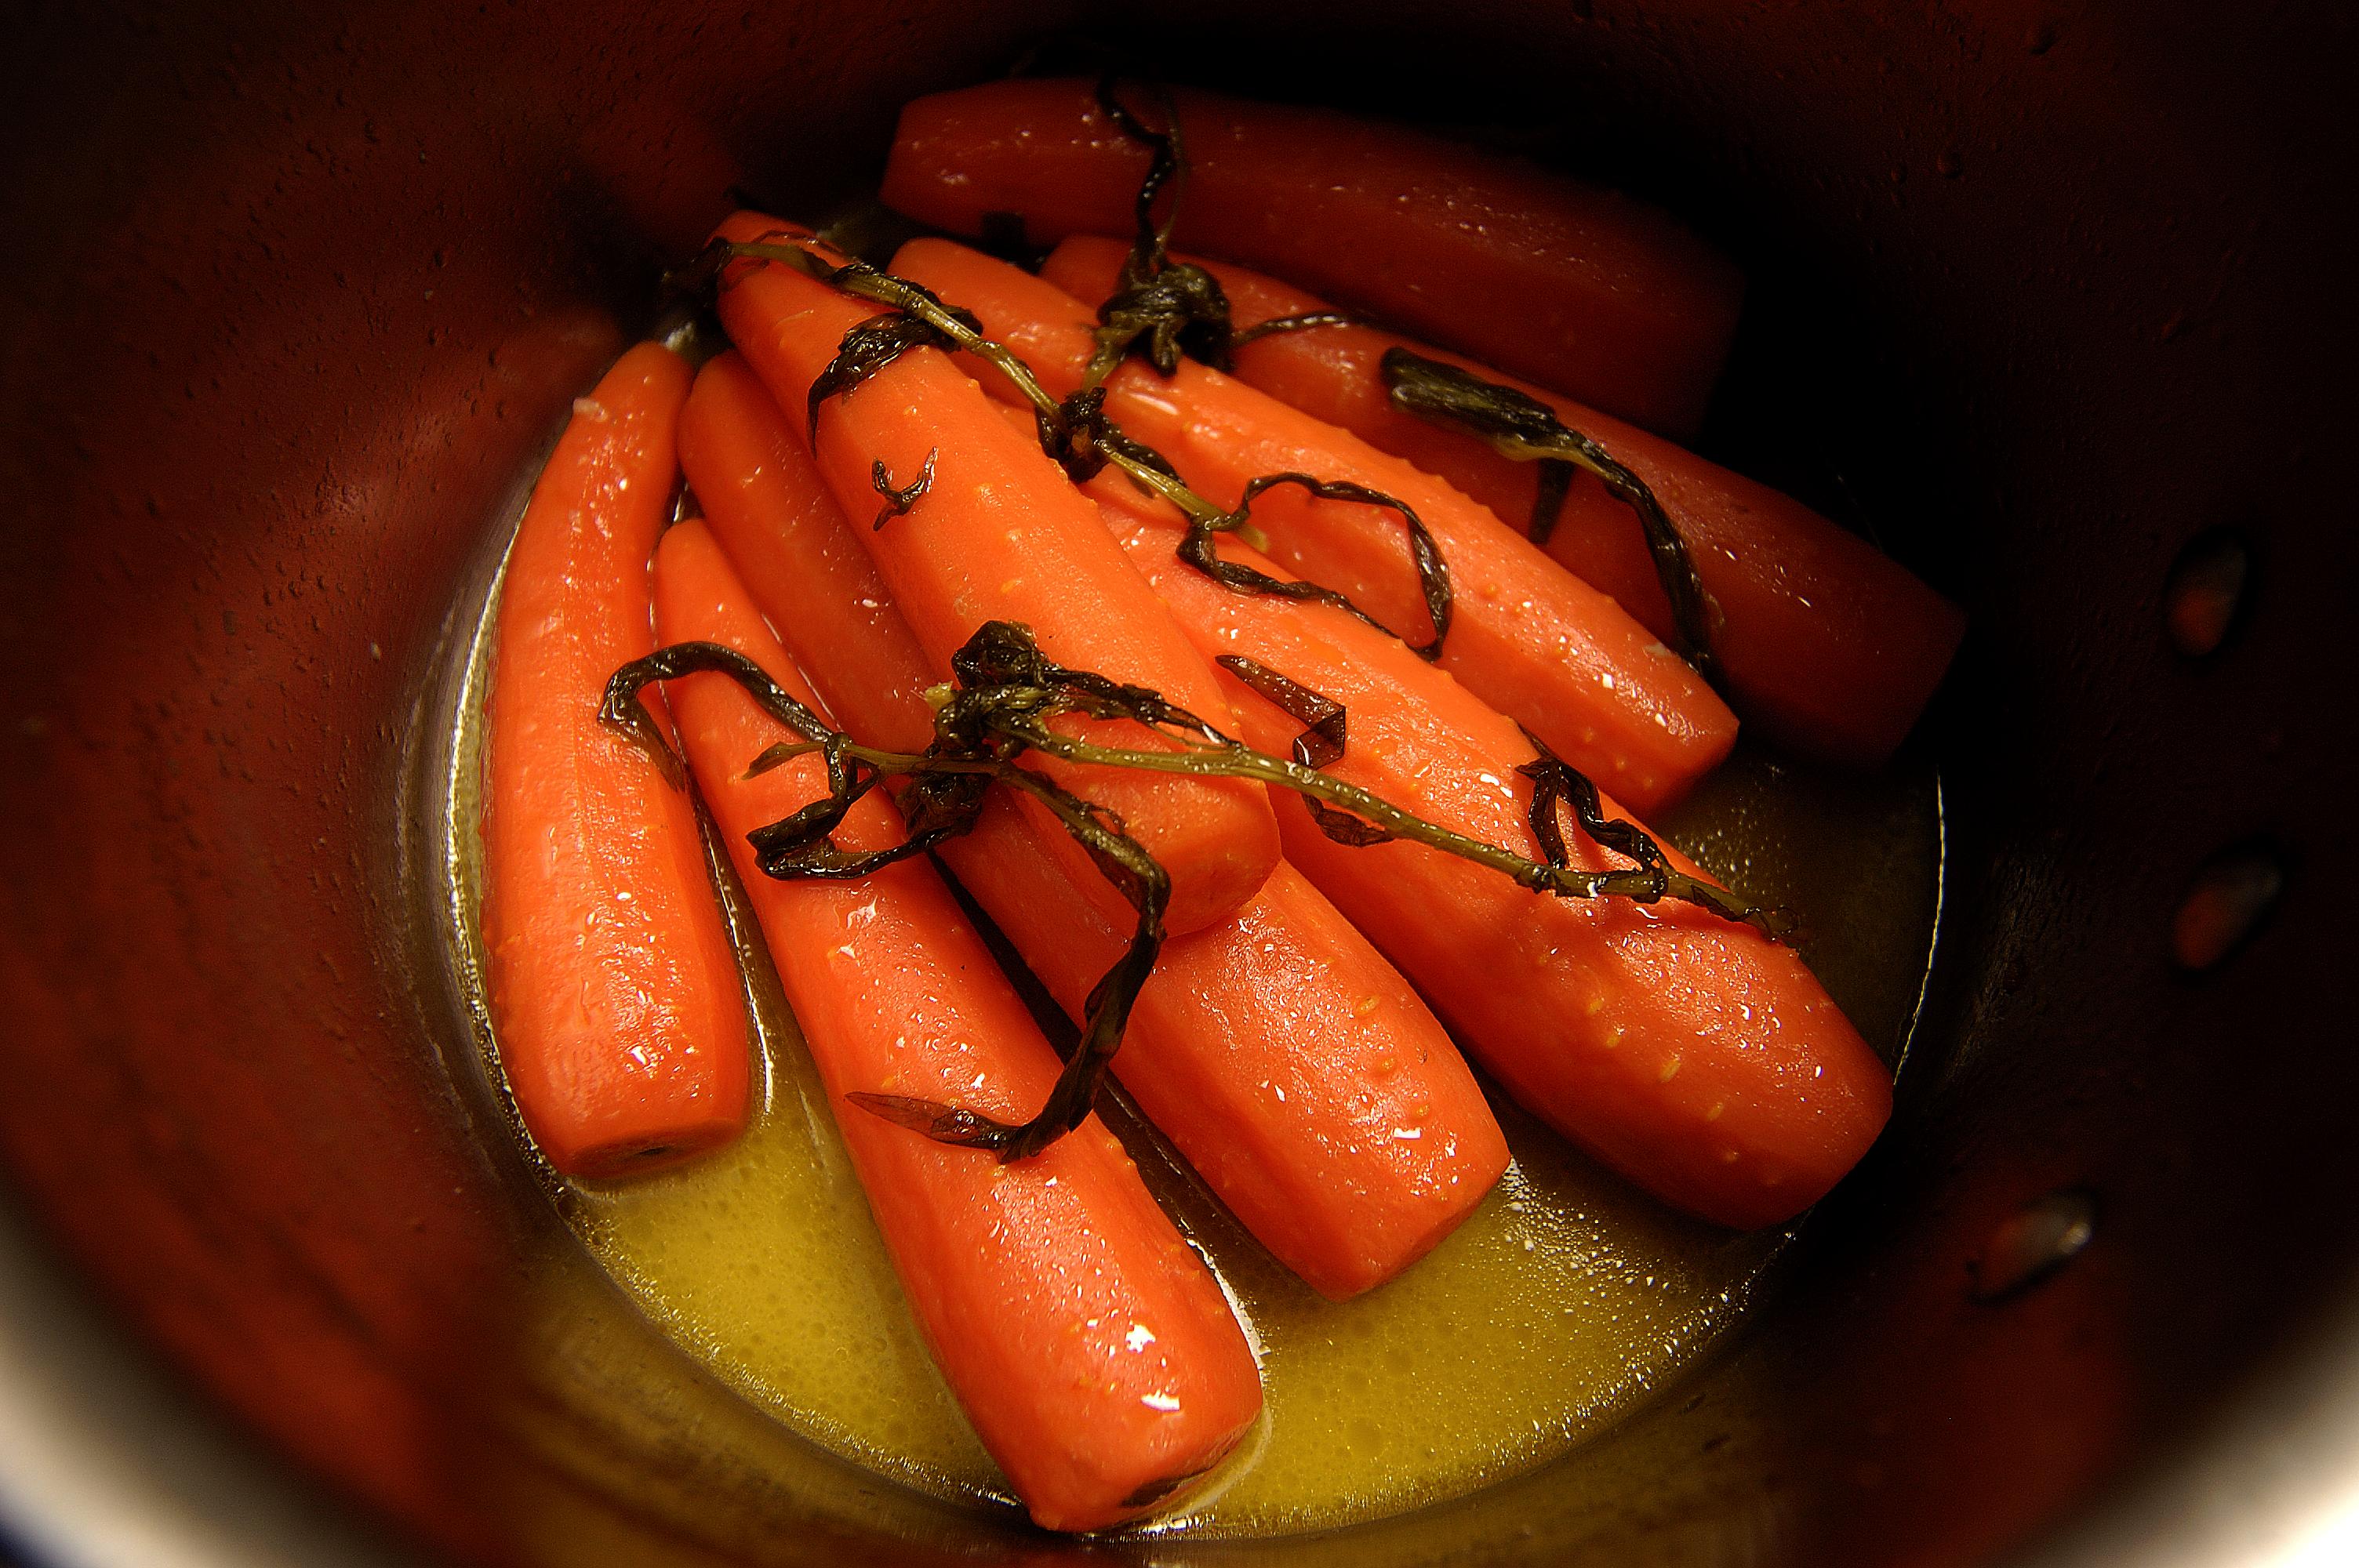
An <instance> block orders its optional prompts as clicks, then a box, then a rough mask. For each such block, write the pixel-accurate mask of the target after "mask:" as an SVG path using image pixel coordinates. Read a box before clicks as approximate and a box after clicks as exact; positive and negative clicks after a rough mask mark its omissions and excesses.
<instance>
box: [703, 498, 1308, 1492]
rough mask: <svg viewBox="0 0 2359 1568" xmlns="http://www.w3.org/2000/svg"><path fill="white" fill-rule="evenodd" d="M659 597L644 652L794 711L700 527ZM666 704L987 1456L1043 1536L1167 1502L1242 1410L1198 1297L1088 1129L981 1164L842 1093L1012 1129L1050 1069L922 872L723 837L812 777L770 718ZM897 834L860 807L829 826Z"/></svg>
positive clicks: (773, 660)
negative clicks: (674, 652) (791, 870)
mask: <svg viewBox="0 0 2359 1568" xmlns="http://www.w3.org/2000/svg"><path fill="white" fill-rule="evenodd" d="M656 608H657V624H658V630H659V632H660V633H661V636H662V638H663V640H664V642H665V643H682V642H698V641H702V642H715V643H723V644H725V645H727V646H730V647H733V648H735V649H737V650H738V651H739V652H741V653H744V654H747V655H748V656H750V657H752V658H753V659H754V660H755V661H756V663H758V664H760V665H762V666H763V667H764V668H765V669H766V671H768V673H769V674H770V675H771V676H772V677H773V678H775V679H776V680H777V681H778V682H779V684H780V685H782V686H784V687H788V689H789V690H791V691H793V692H794V693H795V694H796V695H797V696H798V697H802V698H803V699H804V700H806V701H809V700H810V693H809V689H808V688H807V687H804V685H803V683H802V681H801V679H800V678H799V676H797V675H796V673H795V671H794V669H793V667H792V665H790V664H789V663H788V659H787V657H786V655H785V653H784V651H783V650H782V649H781V648H780V647H779V646H778V643H777V640H776V639H775V638H774V637H772V636H771V635H770V633H769V632H768V630H767V629H766V627H765V626H764V625H763V623H762V618H761V616H760V614H759V613H758V612H757V611H756V610H755V608H754V605H753V601H752V600H751V599H750V597H749V596H748V594H747V592H746V589H745V587H744V585H743V584H742V583H741V582H739V580H738V579H737V577H736V575H735V573H734V571H733V570H732V569H731V568H730V567H729V564H728V562H727V560H726V558H725V557H723V554H722V551H721V548H720V546H719V545H718V544H717V543H715V541H714V539H713V537H712V533H711V532H710V531H709V530H708V529H706V528H705V527H704V526H703V525H702V524H697V523H687V524H681V525H680V526H679V527H677V528H675V529H673V530H672V531H671V532H670V533H669V534H668V535H665V538H664V541H663V544H662V546H661V548H660V549H659V551H658V555H657V567H656ZM667 697H668V698H669V701H670V703H671V706H672V711H673V712H674V713H675V714H676V715H677V717H678V719H679V730H680V737H681V741H682V743H683V745H684V746H685V748H686V750H687V752H688V756H689V760H690V764H691V766H692V767H693V768H694V770H695V773H696V777H697V781H698V784H699V785H700V787H701V789H702V790H703V791H704V794H705V798H706V799H707V801H708V802H709V803H710V804H711V806H712V813H713V816H714V818H715V820H716V821H717V822H718V823H719V825H720V827H721V829H722V834H723V838H724V839H725V841H726V842H727V844H728V846H729V849H730V852H731V855H732V857H733V858H734V860H735V862H736V865H737V870H738V874H739V876H740V877H741V879H742V880H743V881H744V882H745V888H746V892H747V896H748V898H749V900H750V901H751V903H752V904H753V906H754V912H755V914H756V917H757V919H758V920H759V922H760V925H761V928H762V935H763V937H764V939H765V941H766V943H767V945H768V946H769V949H770V954H771V957H772V958H773V960H774V961H775V962H776V963H777V970H778V978H779V980H780V982H781V983H782V985H783V986H784V988H785V989H786V993H787V997H788V1001H789V1002H790V1003H791V1004H792V1006H793V1008H794V1011H795V1018H796V1022H798V1024H799V1026H800V1028H801V1031H802V1033H803V1036H804V1038H805V1040H806V1041H807V1042H808V1043H809V1044H810V1051H811V1055H812V1059H813V1061H814V1062H815V1063H816V1064H817V1065H818V1067H819V1071H820V1076H821V1081H822V1082H824V1083H825V1084H826V1086H827V1090H828V1094H829V1097H830V1100H831V1103H832V1105H833V1106H834V1107H835V1109H836V1119H837V1125H838V1126H839V1127H840V1128H841V1129H842V1130H843V1139H844V1144H845V1146H846V1148H847V1149H849V1150H850V1152H851V1154H852V1160H853V1166H854V1169H855V1170H856V1171H857V1172H858V1173H859V1176H860V1181H861V1185H862V1187H863V1188H864V1190H865V1191H866V1193H867V1195H868V1201H869V1206H870V1208H871V1209H872V1210H873V1211H874V1213H875V1217H876V1223H877V1227H878V1229H879V1230H880V1231H882V1232H883V1234H884V1238H885V1243H886V1249H888V1250H889V1251H890V1253H891V1254H892V1258H893V1262H894V1266H895V1268H896V1270H897V1271H898V1272H899V1274H900V1277H901V1281H902V1284H903V1285H904V1287H905V1288H906V1289H907V1291H908V1297H909V1303H910V1306H911V1309H912V1310H913V1312H914V1313H915V1314H916V1315H917V1318H918V1322H919V1327H920V1328H921V1329H922V1330H923V1331H924V1333H925V1336H926V1339H927V1342H928V1344H929V1346H931V1348H932V1350H933V1353H934V1357H935V1359H936V1360H937V1361H938V1362H939V1363H940V1366H941V1368H942V1372H943V1375H944V1377H945V1378H946V1379H947V1380H948V1381H949V1383H950V1385H951V1390H952V1391H953V1392H954V1393H956V1394H957V1396H958V1399H959V1401H960V1403H961V1405H962V1407H963V1408H964V1409H965V1411H966V1412H967V1415H968V1417H969V1419H970V1420H972V1421H973V1423H974V1427H975V1431H976V1433H977V1434H978V1435H980V1436H981V1438H982V1439H983V1443H984V1447H985V1448H986V1449H987V1450H989V1452H990V1454H991V1455H992V1457H993V1458H994V1459H995V1460H996V1461H997V1462H998V1464H999V1465H1000V1468H1001V1469H1002V1470H1004V1471H1005V1472H1006V1475H1007V1477H1008V1479H1009V1480H1010V1482H1012V1483H1013V1484H1014V1486H1015V1487H1016V1492H1017V1494H1018V1495H1019V1496H1020V1497H1022V1498H1023V1499H1024V1502H1025V1505H1026V1507H1027V1509H1030V1511H1031V1514H1032V1517H1033V1519H1035V1520H1036V1521H1038V1523H1040V1524H1042V1525H1044V1526H1046V1527H1048V1528H1049V1529H1052V1530H1096V1529H1103V1528H1104V1527H1106V1526H1108V1525H1112V1524H1115V1523H1118V1522H1120V1521H1121V1520H1123V1519H1128V1518H1132V1517H1135V1516H1136V1515H1138V1514H1140V1513H1143V1512H1147V1511H1150V1510H1151V1509H1155V1508H1156V1507H1158V1506H1159V1505H1161V1504H1163V1503H1164V1502H1166V1501H1168V1500H1169V1498H1172V1497H1174V1496H1175V1495H1176V1494H1177V1493H1178V1492H1180V1490H1182V1489H1184V1487H1186V1486H1187V1485H1188V1484H1189V1482H1190V1480H1191V1479H1193V1478H1194V1477H1196V1476H1201V1474H1202V1473H1203V1472H1204V1471H1205V1470H1206V1469H1208V1468H1209V1467H1210V1466H1211V1465H1213V1464H1214V1463H1216V1462H1217V1461H1218V1460H1219V1459H1220V1457H1221V1456H1222V1455H1223V1454H1225V1453H1226V1452H1227V1451H1228V1450H1229V1449H1230V1447H1232V1446H1233V1445H1234V1444H1235V1442H1236V1441H1237V1439H1238V1437H1239V1436H1241V1435H1242V1434H1243V1433H1244V1432H1245V1428H1246V1427H1247V1426H1248V1425H1250V1424H1251V1422H1253V1420H1254V1418H1255V1416H1256V1414H1257V1413H1258V1412H1259V1411H1260V1408H1261V1385H1260V1379H1259V1374H1258V1372H1257V1370H1256V1368H1255V1365H1254V1360H1253V1355H1252V1352H1251V1350H1250V1348H1249V1347H1248V1346H1247V1345H1246V1342H1245V1335H1244V1332H1243V1330H1242V1329H1240V1328H1239V1326H1238V1325H1237V1322H1236V1319H1235V1316H1234V1314H1233V1313H1232V1312H1231V1311H1230V1309H1229V1305H1228V1302H1227V1299H1226V1298H1225V1297H1224V1296H1223V1294H1222V1292H1221V1289H1220V1286H1219V1285H1218V1283H1217V1282H1215V1281H1214V1280H1213V1279H1212V1273H1211V1271H1209V1270H1207V1269H1206V1268H1205V1266H1204V1264H1203V1261H1202V1260H1201V1259H1199V1258H1198V1257H1197V1255H1196V1254H1195V1252H1194V1251H1193V1250H1192V1249H1190V1248H1189V1246H1188V1244H1187V1243H1186V1242H1185V1241H1184V1240H1182V1239H1181V1238H1180V1234H1179V1232H1178V1231H1176V1230H1175V1229H1173V1228H1172V1226H1171V1222H1170V1221H1169V1219H1168V1218H1166V1217H1164V1215H1163V1212H1162V1211H1161V1210H1160V1209H1159V1208H1158V1207H1157V1206H1156V1204H1155V1200H1154V1198H1153V1197H1152V1196H1151V1195H1149V1194H1148V1193H1147V1187H1146V1185H1145V1184H1144V1183H1143V1182H1141V1181H1140V1179H1139V1176H1138V1173H1137V1171H1136V1169H1135V1168H1134V1167H1133V1166H1132V1164H1131V1162H1130V1161H1129V1158H1128V1157H1127V1156H1126V1155H1125V1153H1124V1152H1123V1151H1122V1148H1121V1145H1120V1144H1118V1143H1116V1142H1115V1141H1114V1137H1113V1135H1112V1134H1110V1133H1108V1132H1107V1131H1106V1130H1104V1128H1103V1126H1101V1125H1100V1124H1099V1123H1098V1121H1097V1120H1096V1119H1094V1118H1092V1119H1090V1120H1088V1121H1086V1122H1084V1123H1083V1124H1082V1126H1081V1128H1080V1129H1078V1130H1075V1131H1074V1132H1072V1133H1071V1134H1069V1135H1068V1136H1067V1137H1065V1138H1063V1139H1061V1140H1060V1141H1058V1142H1057V1143H1055V1144H1054V1145H1052V1146H1051V1147H1050V1148H1049V1149H1048V1150H1047V1151H1046V1152H1043V1153H1041V1154H1038V1155H1037V1156H1035V1157H1033V1158H1031V1159H1028V1160H1024V1161H1020V1162H1016V1163H1014V1164H1005V1165H1003V1164H1000V1163H998V1162H996V1161H995V1160H994V1158H993V1157H992V1156H991V1155H989V1154H987V1153H985V1152H981V1151H978V1150H973V1149H961V1148H954V1147H951V1146H950V1145H947V1144H942V1143H938V1142H935V1141H932V1140H931V1139H929V1138H926V1137H924V1136H923V1135H921V1134H919V1133H916V1132H912V1131H909V1130H907V1129H904V1128H900V1127H897V1126H894V1125H892V1124H890V1123H888V1122H886V1121H885V1120H883V1119H879V1118H877V1117H875V1116H873V1115H871V1114H869V1113H867V1112H865V1111H864V1110H861V1109H859V1108H855V1107H853V1106H849V1105H846V1104H845V1103H844V1099H843V1097H844V1096H845V1095H846V1094H848V1093H852V1092H855V1091H872V1092H879V1093H886V1094H897V1095H909V1096H916V1097H919V1098H929V1099H935V1100H940V1101H947V1102H950V1103H953V1104H961V1105H965V1106H969V1107H972V1108H976V1109H978V1110H981V1111H984V1112H985V1113H986V1114H991V1115H996V1116H1000V1117H1005V1118H1011V1119H1022V1118H1023V1117H1026V1116H1028V1115H1030V1114H1031V1112H1032V1111H1033V1110H1034V1109H1036V1108H1038V1105H1039V1104H1040V1102H1041V1100H1042V1099H1044V1098H1046V1097H1047V1094H1048V1092H1049V1086H1050V1084H1051V1083H1053V1082H1054V1080H1055V1078H1056V1076H1057V1071H1058V1063H1057V1057H1056V1054H1055V1053H1054V1052H1053V1051H1051V1050H1050V1049H1049V1044H1048V1042H1047V1041H1045V1040H1044V1039H1042V1038H1041V1036H1040V1033H1039V1032H1038V1028H1037V1027H1036V1026H1035V1025H1034V1024H1033V1022H1032V1020H1031V1017H1030V1015H1029V1014H1028V1013H1027V1011H1025V1008H1024V1005H1023V1003H1022V1001H1021V1000H1019V999H1018V998H1017V997H1016V993H1015V991H1014V989H1012V988H1010V987H1009V985H1008V984H1007V981H1006V978H1005V977H1004V976H1002V975H1001V974H1000V973H999V971H998V969H997V968H996V967H995V965H994V964H993V962H992V958H991V956H990V953H989V951H988V950H987V949H986V948H985V947H984V945H983V940H982V938H981V937H980V936H979V935H976V933H975V931H974V928H973V926H972V925H969V924H968V923H967V921H966V919H965V916H964V915H963V914H962V912H961V911H960V909H959V907H958V904H957V903H956V901H955V900H953V899H952V898H951V895H950V893H949V892H948V890H947V889H945V888H944V887H943V886H942V884H941V881H940V878H939V877H937V876H936V875H935V873H934V872H933V871H932V870H931V869H930V868H929V866H927V865H926V864H925V863H924V862H923V861H905V862H903V863H901V864H898V865H895V866H892V867H890V868H888V869H886V870H885V871H880V872H878V873H876V874H875V875H873V876H871V877H868V878H866V879H864V880H863V881H857V882H832V881H793V882H785V881H774V880H772V879H770V878H768V877H766V876H764V875H763V874H762V873H761V871H760V870H759V869H758V867H757V866H756V864H755V862H754V859H753V856H752V852H751V849H750V847H749V846H748V845H747V843H746V841H745V836H746V835H747V834H748V833H749V832H751V831H752V830H753V829H754V828H756V827H759V826H761V825H762V824H764V823H766V822H770V821H774V820H776V819H777V818H778V817H781V816H786V815H788V813H789V812H791V811H793V810H795V809H796V808H797V807H799V806H803V805H805V804H806V803H808V802H809V801H810V800H812V799H814V798H816V797H818V796H819V795H822V794H824V793H825V770H824V767H823V765H822V764H821V762H820V761H819V759H817V758H816V757H806V758H803V759H801V760H799V761H798V762H791V763H788V765H786V766H784V767H779V768H776V769H773V770H772V771H770V772H768V773H762V774H759V775H757V776H756V777H754V778H751V779H748V778H746V777H745V765H746V763H747V762H750V761H751V760H752V759H753V758H754V757H755V756H756V755H757V754H759V753H760V752H762V751H763V750H764V749H765V748H766V747H767V746H769V745H771V744H773V743H774V742H776V741H780V740H784V739H788V731H787V730H785V729H784V728H783V727H782V726H780V725H779V724H778V723H777V721H775V720H774V719H770V718H769V717H768V716H767V715H766V714H765V713H764V712H762V711H761V709H760V708H758V707H756V705H755V703H754V702H753V700H752V699H751V698H750V697H747V696H746V695H745V693H744V692H743V691H742V690H741V689H740V688H739V687H737V686H736V685H735V684H734V682H732V681H731V680H730V679H729V678H728V677H727V676H720V675H710V674H708V675H696V676H688V677H686V678H684V679H680V680H676V681H672V682H669V683H668V684H667ZM900 837H901V825H900V823H899V821H898V819H897V817H896V816H895V815H894V813H893V810H892V807H891V806H889V805H888V804H886V801H885V800H884V799H883V798H882V797H881V796H878V795H870V796H869V797H868V798H867V799H866V800H864V802H862V803H861V805H860V806H858V807H856V808H855V809H854V810H853V813H852V815H851V816H850V818H849V819H848V820H847V821H846V822H845V824H844V825H843V827H842V828H841V829H840V830H839V834H838V840H839V842H841V843H843V845H845V846H846V847H847V848H856V849H874V848H881V847H883V846H884V845H886V844H889V843H893V842H897V840H898V839H899V838H900Z"/></svg>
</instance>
